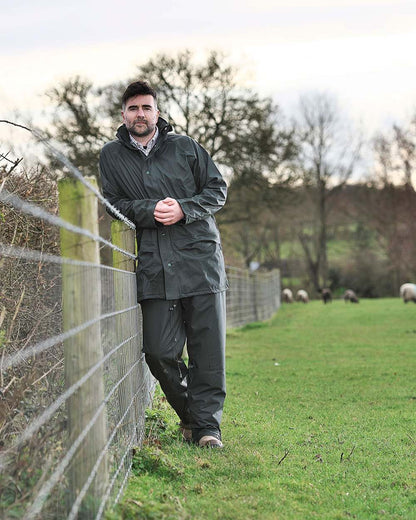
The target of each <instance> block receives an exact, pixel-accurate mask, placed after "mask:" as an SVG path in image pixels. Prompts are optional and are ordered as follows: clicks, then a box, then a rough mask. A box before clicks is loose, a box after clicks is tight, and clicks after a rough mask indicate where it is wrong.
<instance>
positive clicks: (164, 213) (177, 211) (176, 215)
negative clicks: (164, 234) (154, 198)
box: [153, 197, 184, 226]
mask: <svg viewBox="0 0 416 520" xmlns="http://www.w3.org/2000/svg"><path fill="white" fill-rule="evenodd" d="M153 215H154V217H155V220H157V222H160V223H161V224H163V225H164V226H171V225H172V224H176V222H179V221H180V220H182V219H183V217H184V213H183V211H182V208H181V206H180V204H179V202H178V201H177V200H175V199H171V198H170V197H166V199H163V200H159V202H158V203H157V204H156V207H155V211H154V213H153Z"/></svg>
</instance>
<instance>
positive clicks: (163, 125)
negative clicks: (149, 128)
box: [116, 117, 173, 148]
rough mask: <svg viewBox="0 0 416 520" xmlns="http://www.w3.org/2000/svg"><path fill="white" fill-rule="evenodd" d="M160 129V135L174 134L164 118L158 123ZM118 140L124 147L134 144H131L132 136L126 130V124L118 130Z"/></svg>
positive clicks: (160, 118)
mask: <svg viewBox="0 0 416 520" xmlns="http://www.w3.org/2000/svg"><path fill="white" fill-rule="evenodd" d="M156 125H157V127H158V129H159V135H160V136H164V135H166V134H167V133H168V132H172V130H173V128H172V125H171V124H170V123H168V122H167V121H166V120H165V119H163V117H159V119H158V120H157V123H156ZM116 135H117V139H119V140H120V141H121V142H122V143H123V144H124V145H126V146H129V147H132V148H133V146H132V144H131V143H130V136H129V132H128V130H127V128H126V125H125V124H122V125H121V126H120V127H119V128H118V130H117V134H116Z"/></svg>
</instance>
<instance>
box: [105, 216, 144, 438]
mask: <svg viewBox="0 0 416 520" xmlns="http://www.w3.org/2000/svg"><path fill="white" fill-rule="evenodd" d="M111 241H112V243H113V244H114V245H115V246H118V247H119V248H120V249H123V250H124V251H128V252H129V253H133V254H134V253H135V249H136V248H135V244H136V238H135V232H134V230H132V229H129V228H128V227H127V226H126V225H125V224H124V223H123V222H121V221H119V220H115V221H113V222H112V223H111ZM113 267H114V268H116V269H123V270H124V271H128V272H130V273H134V271H135V266H134V260H132V259H131V258H129V257H128V256H126V255H124V254H123V253H121V252H119V251H116V250H113ZM114 298H115V310H116V311H118V310H122V309H125V308H126V307H132V306H133V305H135V304H137V291H136V277H135V276H129V275H128V274H127V273H114ZM138 312H139V309H135V310H133V311H129V312H128V313H123V314H120V315H118V316H117V317H116V337H117V338H118V341H120V340H125V339H127V338H129V337H130V336H134V338H133V339H132V340H130V341H128V342H127V343H126V344H125V345H123V346H122V347H121V348H120V349H119V352H118V355H117V375H118V379H119V380H121V379H122V378H123V377H124V376H125V374H126V373H127V372H128V370H130V369H131V367H132V365H133V364H134V363H135V361H136V360H137V359H138V356H139V353H140V340H139V337H138V333H139V320H138V314H137V313H138ZM138 385H139V367H137V368H136V370H133V371H132V372H131V373H130V375H129V376H128V377H127V378H126V379H124V381H123V382H122V383H121V384H120V386H119V388H118V402H119V416H120V417H122V416H123V415H124V413H125V412H126V410H127V408H128V407H129V406H130V412H129V413H128V414H127V416H126V417H125V419H124V423H123V425H122V428H121V431H122V432H123V433H124V435H125V437H126V438H131V436H133V439H134V441H135V442H137V424H138V422H139V417H138V416H137V414H136V406H135V405H134V404H133V405H131V400H132V398H133V396H134V394H135V392H136V389H137V387H138Z"/></svg>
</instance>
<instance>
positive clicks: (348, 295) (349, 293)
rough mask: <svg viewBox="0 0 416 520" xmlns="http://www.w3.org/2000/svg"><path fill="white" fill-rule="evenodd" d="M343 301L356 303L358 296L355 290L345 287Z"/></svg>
mask: <svg viewBox="0 0 416 520" xmlns="http://www.w3.org/2000/svg"><path fill="white" fill-rule="evenodd" d="M343 298H344V301H345V303H347V302H351V303H358V298H357V295H356V294H355V292H354V291H353V290H352V289H347V290H346V291H345V293H344V296H343Z"/></svg>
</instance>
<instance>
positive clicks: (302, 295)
mask: <svg viewBox="0 0 416 520" xmlns="http://www.w3.org/2000/svg"><path fill="white" fill-rule="evenodd" d="M296 301H297V302H303V303H308V301H309V296H308V293H307V292H306V291H305V290H303V289H299V291H298V292H297V293H296Z"/></svg>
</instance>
